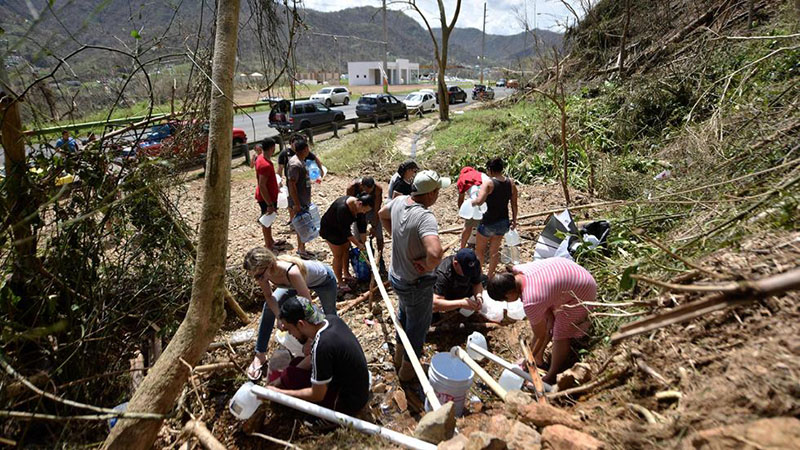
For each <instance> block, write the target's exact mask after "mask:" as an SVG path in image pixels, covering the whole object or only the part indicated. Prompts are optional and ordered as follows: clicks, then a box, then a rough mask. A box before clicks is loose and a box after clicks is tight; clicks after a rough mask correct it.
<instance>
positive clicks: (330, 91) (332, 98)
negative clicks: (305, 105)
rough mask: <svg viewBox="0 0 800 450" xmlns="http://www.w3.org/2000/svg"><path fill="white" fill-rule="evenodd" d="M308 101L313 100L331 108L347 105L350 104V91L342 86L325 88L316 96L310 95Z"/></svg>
mask: <svg viewBox="0 0 800 450" xmlns="http://www.w3.org/2000/svg"><path fill="white" fill-rule="evenodd" d="M309 100H314V101H317V102H320V103H324V104H325V106H327V107H329V108H330V107H331V105H337V104H340V103H341V104H342V105H347V104H349V103H350V91H348V90H347V88H346V87H342V86H334V87H326V88H322V89H320V90H319V92H317V93H316V94H314V95H312V96H311V97H310V99H309Z"/></svg>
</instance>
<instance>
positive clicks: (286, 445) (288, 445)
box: [249, 433, 303, 450]
mask: <svg viewBox="0 0 800 450" xmlns="http://www.w3.org/2000/svg"><path fill="white" fill-rule="evenodd" d="M249 436H255V437H258V438H261V439H264V440H267V441H270V442H273V443H275V444H280V445H282V446H284V447H288V448H295V449H297V450H303V449H302V448H301V447H298V446H297V445H294V444H292V443H291V442H288V441H284V440H282V439H278V438H274V437H272V436H267V435H266V434H261V433H250V434H249Z"/></svg>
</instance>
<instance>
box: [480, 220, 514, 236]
mask: <svg viewBox="0 0 800 450" xmlns="http://www.w3.org/2000/svg"><path fill="white" fill-rule="evenodd" d="M510 228H511V222H510V221H509V220H508V219H500V220H498V221H497V222H494V223H482V222H481V224H480V225H478V233H480V234H481V235H483V236H485V237H492V236H503V235H505V234H506V233H508V230H509V229H510Z"/></svg>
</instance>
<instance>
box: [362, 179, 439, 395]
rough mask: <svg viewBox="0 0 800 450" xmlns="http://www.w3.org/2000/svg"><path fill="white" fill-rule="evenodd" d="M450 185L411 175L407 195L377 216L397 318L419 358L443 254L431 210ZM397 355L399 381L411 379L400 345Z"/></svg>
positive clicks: (389, 204)
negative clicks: (387, 239)
mask: <svg viewBox="0 0 800 450" xmlns="http://www.w3.org/2000/svg"><path fill="white" fill-rule="evenodd" d="M449 185H450V179H449V178H442V177H440V176H439V174H437V173H436V172H434V171H432V170H423V171H421V172H419V173H417V175H416V176H415V177H414V182H413V183H412V192H411V195H402V196H400V197H396V198H394V199H393V200H391V201H389V202H388V203H386V205H384V207H383V208H381V210H380V212H379V213H378V217H379V218H380V219H381V223H382V224H383V226H384V227H385V228H386V230H387V231H388V232H389V233H391V234H392V261H391V264H390V268H389V281H390V282H391V284H392V289H394V292H395V293H396V294H397V297H398V299H399V302H398V312H397V317H398V320H399V321H400V324H401V325H402V327H403V330H405V332H406V334H407V335H408V339H409V341H411V345H412V347H413V350H414V353H416V355H417V357H419V356H420V355H421V354H422V346H423V344H424V343H425V337H426V336H427V334H428V328H429V327H430V325H431V316H432V314H433V285H434V283H435V281H436V276H435V275H434V273H433V272H434V270H435V269H436V267H437V266H438V265H439V263H440V262H441V260H442V256H443V253H444V251H443V250H442V243H441V241H440V240H439V225H438V224H437V222H436V217H434V215H433V212H431V211H430V209H429V208H430V207H431V206H432V205H433V204H434V203H436V199H437V198H439V190H440V189H441V188H444V187H447V186H449ZM397 342H398V346H397V347H396V349H397V350H396V351H395V355H394V356H395V359H394V362H395V368H397V369H398V378H399V379H400V381H402V382H407V381H411V380H412V379H413V378H414V376H415V374H414V369H413V368H412V366H411V363H410V362H409V358H407V357H406V356H407V355H405V351H403V349H402V346H401V345H399V342H400V339H397Z"/></svg>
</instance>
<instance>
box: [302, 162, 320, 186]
mask: <svg viewBox="0 0 800 450" xmlns="http://www.w3.org/2000/svg"><path fill="white" fill-rule="evenodd" d="M306 169H307V170H308V177H309V178H310V179H311V182H312V183H318V182H319V181H320V175H321V171H320V169H319V166H318V165H317V162H316V161H313V160H309V159H307V160H306Z"/></svg>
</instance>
